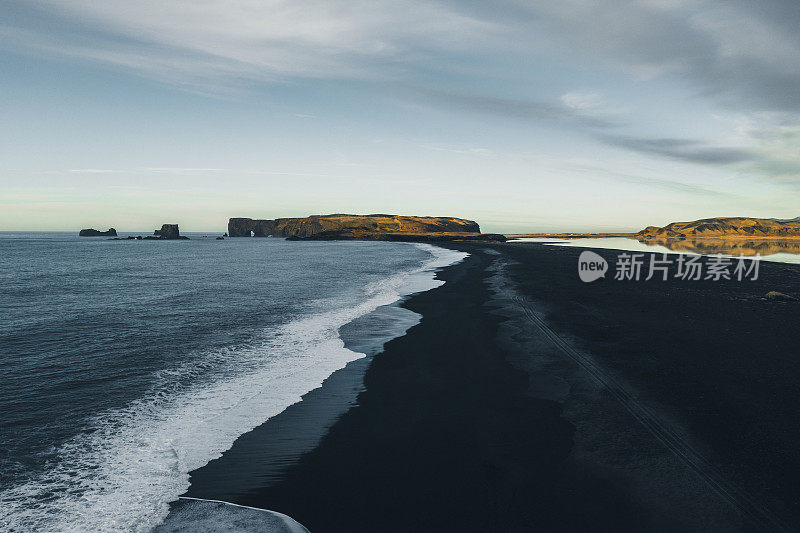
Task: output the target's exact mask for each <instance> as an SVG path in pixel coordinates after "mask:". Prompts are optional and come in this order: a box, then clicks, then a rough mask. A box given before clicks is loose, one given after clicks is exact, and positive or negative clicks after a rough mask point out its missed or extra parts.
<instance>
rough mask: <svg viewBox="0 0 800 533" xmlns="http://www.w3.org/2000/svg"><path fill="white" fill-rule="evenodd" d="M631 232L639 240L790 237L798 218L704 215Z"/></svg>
mask: <svg viewBox="0 0 800 533" xmlns="http://www.w3.org/2000/svg"><path fill="white" fill-rule="evenodd" d="M635 236H636V238H637V239H642V240H669V239H719V238H737V239H738V238H768V239H772V238H774V239H780V238H794V237H800V222H798V221H777V220H772V219H768V218H742V217H736V218H705V219H702V220H695V221H693V222H673V223H672V224H668V225H666V226H664V227H662V228H659V227H655V226H650V227H647V228H645V229H643V230H642V231H640V232H639V233H637V234H636V235H635Z"/></svg>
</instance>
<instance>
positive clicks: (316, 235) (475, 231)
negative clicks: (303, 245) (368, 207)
mask: <svg viewBox="0 0 800 533" xmlns="http://www.w3.org/2000/svg"><path fill="white" fill-rule="evenodd" d="M480 231H481V229H480V226H478V224H477V222H474V221H472V220H465V219H463V218H452V217H415V216H399V215H344V214H336V215H312V216H309V217H303V218H276V219H273V220H254V219H252V218H231V219H230V220H229V222H228V234H229V235H230V236H231V237H250V236H254V237H268V236H270V235H271V236H273V237H287V238H291V239H315V240H339V239H375V240H398V241H407V240H417V241H426V240H456V239H458V240H461V239H481V240H505V238H504V237H503V236H502V235H491V234H482V233H481V232H480Z"/></svg>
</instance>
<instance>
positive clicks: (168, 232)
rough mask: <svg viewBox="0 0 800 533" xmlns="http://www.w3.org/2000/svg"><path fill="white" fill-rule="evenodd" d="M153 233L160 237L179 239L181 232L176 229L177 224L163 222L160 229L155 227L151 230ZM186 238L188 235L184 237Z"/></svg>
mask: <svg viewBox="0 0 800 533" xmlns="http://www.w3.org/2000/svg"><path fill="white" fill-rule="evenodd" d="M153 235H155V236H157V237H158V238H160V239H180V238H181V233H180V231H179V230H178V225H177V224H164V225H162V226H161V229H157V230H155V231H154V232H153ZM184 238H188V237H184Z"/></svg>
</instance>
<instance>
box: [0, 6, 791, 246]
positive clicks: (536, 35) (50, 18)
mask: <svg viewBox="0 0 800 533" xmlns="http://www.w3.org/2000/svg"><path fill="white" fill-rule="evenodd" d="M0 10H2V17H0V230H26V229H30V230H54V229H62V230H74V229H77V228H81V227H97V228H106V227H108V226H114V227H116V228H117V229H121V230H152V228H154V227H157V226H160V225H161V224H162V223H164V222H177V223H179V224H181V229H182V230H185V231H193V230H196V231H205V230H208V231H214V230H219V231H221V230H223V229H224V227H225V224H226V222H227V219H228V217H230V216H250V217H258V218H275V217H280V216H304V215H308V214H317V213H332V212H349V213H363V214H366V213H376V212H377V213H386V212H389V213H398V214H409V215H445V216H460V217H465V218H471V219H475V220H477V221H478V222H480V223H481V226H482V229H483V230H484V231H505V232H512V231H554V230H565V231H585V230H592V231H604V230H638V229H641V228H642V227H644V226H647V225H661V224H664V223H667V222H670V221H676V220H692V219H696V218H705V217H712V216H762V217H786V218H790V217H795V216H799V215H800V180H798V177H800V149H799V148H800V31H798V28H800V2H798V1H797V0H781V1H760V2H752V1H749V0H727V1H724V2H722V1H683V0H638V1H624V0H596V1H588V0H558V1H555V0H553V1H523V0H508V1H503V0H500V1H497V0H495V1H492V2H475V1H461V2H456V1H438V2H437V1H416V0H355V1H347V2H345V1H339V0H287V1H275V0H266V1H265V0H172V1H169V2H165V1H163V0H136V1H132V0H128V1H122V0H104V1H102V2H97V1H95V0H50V1H39V0H25V1H14V0H11V1H7V0H0Z"/></svg>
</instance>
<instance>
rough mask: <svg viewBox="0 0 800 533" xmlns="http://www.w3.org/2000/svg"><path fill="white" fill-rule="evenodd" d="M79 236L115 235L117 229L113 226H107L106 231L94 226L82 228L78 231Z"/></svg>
mask: <svg viewBox="0 0 800 533" xmlns="http://www.w3.org/2000/svg"><path fill="white" fill-rule="evenodd" d="M78 236H79V237H116V236H117V230H115V229H114V228H108V230H107V231H99V230H96V229H94V228H88V229H82V230H81V231H80V233H78Z"/></svg>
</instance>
